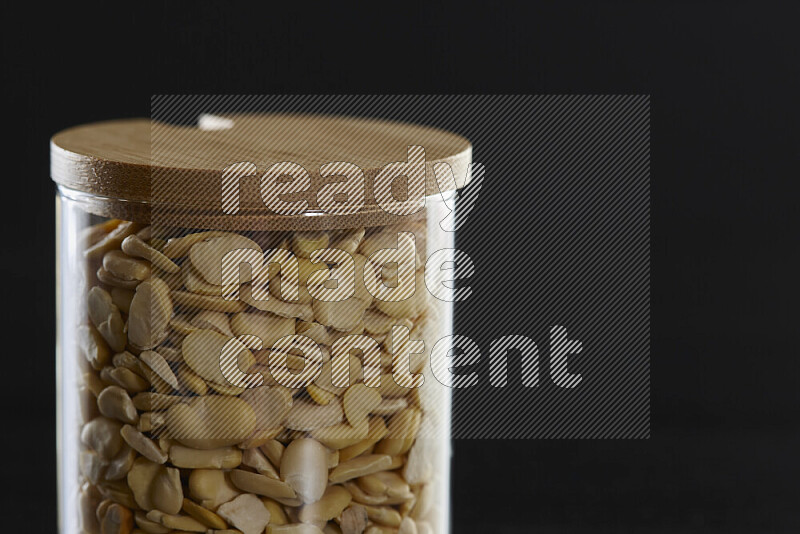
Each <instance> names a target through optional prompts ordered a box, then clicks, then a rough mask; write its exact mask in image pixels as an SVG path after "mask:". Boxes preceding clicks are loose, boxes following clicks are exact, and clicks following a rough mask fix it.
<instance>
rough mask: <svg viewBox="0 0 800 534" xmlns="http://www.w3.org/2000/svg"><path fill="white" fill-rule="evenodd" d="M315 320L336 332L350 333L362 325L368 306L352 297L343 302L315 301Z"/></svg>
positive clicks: (313, 304)
mask: <svg viewBox="0 0 800 534" xmlns="http://www.w3.org/2000/svg"><path fill="white" fill-rule="evenodd" d="M312 307H313V310H314V320H315V321H316V322H318V323H320V324H323V325H325V326H329V327H331V328H334V329H336V330H344V331H349V330H352V329H353V328H355V327H356V326H358V325H359V323H361V320H362V318H363V316H364V311H365V310H366V309H367V306H366V305H365V304H364V302H363V301H362V300H359V299H357V298H355V297H351V298H349V299H347V300H344V301H341V302H327V301H324V300H315V301H314V302H313V303H312Z"/></svg>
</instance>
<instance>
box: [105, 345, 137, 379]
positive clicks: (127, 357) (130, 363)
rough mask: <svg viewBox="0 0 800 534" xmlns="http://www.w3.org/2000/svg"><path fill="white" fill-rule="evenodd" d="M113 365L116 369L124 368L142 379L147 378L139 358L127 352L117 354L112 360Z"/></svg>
mask: <svg viewBox="0 0 800 534" xmlns="http://www.w3.org/2000/svg"><path fill="white" fill-rule="evenodd" d="M111 363H112V364H114V367H124V368H126V369H129V370H130V371H132V372H134V373H136V374H137V375H139V376H141V377H144V376H145V372H144V371H143V370H142V364H141V362H140V361H139V358H137V357H136V356H134V355H133V354H131V353H130V352H128V351H127V350H126V351H123V352H118V353H117V354H115V355H114V357H113V358H111Z"/></svg>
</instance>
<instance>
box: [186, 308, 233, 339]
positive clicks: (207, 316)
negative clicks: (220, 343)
mask: <svg viewBox="0 0 800 534" xmlns="http://www.w3.org/2000/svg"><path fill="white" fill-rule="evenodd" d="M190 323H191V324H192V326H194V327H197V328H198V329H200V330H214V331H216V332H218V333H220V334H222V335H225V336H228V337H234V336H235V335H239V334H238V333H237V334H234V333H233V332H234V331H233V330H231V321H230V319H229V318H228V316H227V315H226V314H224V313H222V312H215V311H210V310H202V311H200V312H198V313H197V314H196V315H195V316H194V317H192V319H191V321H190ZM188 333H189V332H187V334H188Z"/></svg>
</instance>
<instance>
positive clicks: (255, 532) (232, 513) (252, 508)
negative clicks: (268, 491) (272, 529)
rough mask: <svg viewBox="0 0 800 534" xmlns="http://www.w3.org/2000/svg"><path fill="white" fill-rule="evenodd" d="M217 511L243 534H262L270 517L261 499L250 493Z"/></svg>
mask: <svg viewBox="0 0 800 534" xmlns="http://www.w3.org/2000/svg"><path fill="white" fill-rule="evenodd" d="M217 513H218V514H219V515H220V516H222V517H223V518H224V519H225V521H227V522H228V523H230V524H231V525H232V526H234V527H236V528H237V529H239V530H240V531H241V532H242V534H261V533H262V532H264V529H265V528H266V527H267V524H268V523H269V519H270V513H269V510H267V508H266V507H265V506H264V505H263V504H262V503H261V500H260V499H259V498H258V497H256V496H255V495H252V494H249V493H246V494H244V495H239V496H238V497H236V498H235V499H233V500H232V501H230V502H226V503H225V504H223V505H221V506H220V507H219V509H218V510H217Z"/></svg>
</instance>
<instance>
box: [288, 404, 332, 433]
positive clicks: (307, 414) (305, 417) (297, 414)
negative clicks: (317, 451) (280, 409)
mask: <svg viewBox="0 0 800 534" xmlns="http://www.w3.org/2000/svg"><path fill="white" fill-rule="evenodd" d="M343 416H344V414H343V411H342V405H341V402H340V401H339V400H338V399H336V400H334V401H333V402H331V403H329V404H327V405H326V406H321V405H319V404H316V403H313V402H308V401H304V400H300V401H297V402H295V403H294V404H293V405H292V408H291V409H290V410H289V413H288V415H287V416H286V420H285V422H284V426H285V427H286V428H289V429H292V430H302V431H306V432H307V431H311V430H315V429H319V428H324V427H329V426H333V425H335V424H337V423H340V422H341V421H342V418H343Z"/></svg>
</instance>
